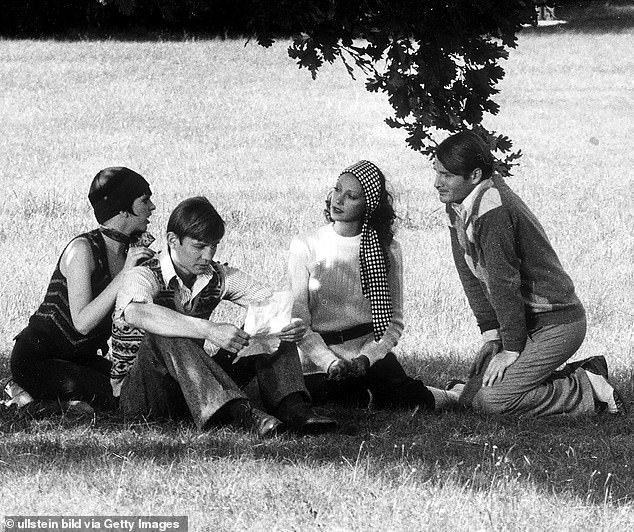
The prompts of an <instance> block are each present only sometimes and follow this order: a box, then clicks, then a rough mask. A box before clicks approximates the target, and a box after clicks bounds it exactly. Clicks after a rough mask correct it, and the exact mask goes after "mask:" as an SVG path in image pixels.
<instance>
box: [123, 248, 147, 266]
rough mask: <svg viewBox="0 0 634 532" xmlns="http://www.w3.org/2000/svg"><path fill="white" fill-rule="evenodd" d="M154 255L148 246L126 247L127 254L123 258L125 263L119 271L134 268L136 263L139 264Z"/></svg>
mask: <svg viewBox="0 0 634 532" xmlns="http://www.w3.org/2000/svg"><path fill="white" fill-rule="evenodd" d="M153 256H154V251H153V250H151V249H150V248H144V247H130V249H128V255H127V257H126V258H125V264H124V265H123V268H122V269H121V271H124V270H129V269H131V268H134V267H135V266H136V265H137V264H140V263H141V262H143V261H144V260H147V259H151V258H152V257H153Z"/></svg>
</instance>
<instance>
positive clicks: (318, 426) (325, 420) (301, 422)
mask: <svg viewBox="0 0 634 532" xmlns="http://www.w3.org/2000/svg"><path fill="white" fill-rule="evenodd" d="M286 424H287V426H288V428H289V429H290V430H292V431H294V432H297V433H299V434H322V433H324V432H331V431H333V430H335V429H336V428H337V421H335V420H334V419H332V418H331V417H326V416H321V415H319V414H316V413H315V412H313V410H312V408H298V409H296V410H294V411H292V412H291V413H290V415H289V416H288V419H287V420H286Z"/></svg>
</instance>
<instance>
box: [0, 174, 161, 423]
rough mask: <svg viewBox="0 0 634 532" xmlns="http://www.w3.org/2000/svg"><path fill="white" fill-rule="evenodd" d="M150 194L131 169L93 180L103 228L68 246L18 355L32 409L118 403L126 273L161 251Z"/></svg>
mask: <svg viewBox="0 0 634 532" xmlns="http://www.w3.org/2000/svg"><path fill="white" fill-rule="evenodd" d="M151 195H152V192H151V191H150V185H149V184H148V182H147V181H146V180H145V179H144V178H143V177H142V176H141V175H139V174H138V173H136V172H133V171H132V170H130V169H128V168H123V167H111V168H105V169H104V170H101V172H99V173H98V174H97V175H96V176H95V178H94V179H93V180H92V183H91V185H90V191H89V193H88V199H89V200H90V203H91V205H92V207H93V209H94V212H95V217H96V218H97V222H98V223H99V224H100V226H99V228H97V229H93V230H92V231H89V232H87V233H83V234H81V235H79V236H77V237H75V238H74V239H73V240H71V241H70V243H69V244H68V245H67V246H66V248H65V249H64V251H63V252H62V254H61V256H60V258H59V261H58V262H57V266H56V268H55V271H54V272H53V276H52V277H51V281H50V283H49V286H48V289H47V291H46V295H45V296H44V301H43V302H42V304H41V305H40V306H39V308H38V309H37V310H36V311H35V313H34V314H33V315H32V316H31V318H30V320H29V324H28V326H27V327H26V328H25V329H24V330H23V331H22V332H21V333H20V334H18V335H17V337H16V342H15V346H14V348H13V352H12V353H11V371H12V374H13V380H14V382H15V383H16V384H17V385H18V386H19V387H21V388H22V389H23V390H25V391H26V392H27V393H28V394H29V395H30V396H31V397H32V398H33V399H34V400H35V402H33V403H31V404H30V405H29V408H28V410H29V411H30V412H31V413H33V414H36V413H38V412H39V413H41V412H44V411H50V409H51V408H53V407H55V405H57V407H58V408H59V407H61V408H62V409H64V410H65V409H66V408H68V407H69V406H74V407H77V406H80V407H83V408H84V411H90V410H91V409H90V408H89V407H88V405H86V404H85V403H82V404H80V405H78V404H77V402H78V401H81V402H87V403H89V404H90V405H91V406H93V407H96V408H101V409H107V408H109V407H111V406H112V404H113V401H114V399H113V396H112V390H111V387H110V366H111V363H110V362H109V361H108V360H107V359H106V358H105V355H107V353H108V344H107V341H108V339H109V337H110V330H111V327H112V318H111V316H112V311H113V308H114V303H115V298H116V295H117V291H118V289H119V287H120V286H121V282H122V278H123V275H122V274H123V272H124V271H126V270H129V269H130V268H132V267H133V266H135V265H137V264H138V263H140V262H142V261H143V260H145V259H148V258H150V257H152V256H153V255H154V252H153V251H152V250H150V249H148V248H147V247H146V245H149V244H150V243H151V241H152V240H153V238H152V237H151V236H150V235H149V234H148V233H145V230H146V229H147V226H148V224H149V223H150V222H149V218H150V216H151V215H152V211H153V210H154V209H155V206H154V204H153V203H152V200H151V199H150V197H151ZM78 410H81V408H79V409H78Z"/></svg>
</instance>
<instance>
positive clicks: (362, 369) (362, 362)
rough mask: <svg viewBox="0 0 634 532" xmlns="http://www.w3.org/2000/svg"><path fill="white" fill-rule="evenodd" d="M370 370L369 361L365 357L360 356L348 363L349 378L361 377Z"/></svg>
mask: <svg viewBox="0 0 634 532" xmlns="http://www.w3.org/2000/svg"><path fill="white" fill-rule="evenodd" d="M368 369H370V360H369V359H368V357H367V356H365V355H360V356H358V357H356V358H353V359H352V360H351V361H350V368H349V372H350V376H351V377H363V376H364V375H365V374H366V373H367V371H368Z"/></svg>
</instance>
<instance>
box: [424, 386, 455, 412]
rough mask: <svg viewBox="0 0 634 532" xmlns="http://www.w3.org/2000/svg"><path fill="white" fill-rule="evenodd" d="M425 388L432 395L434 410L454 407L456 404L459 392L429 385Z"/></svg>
mask: <svg viewBox="0 0 634 532" xmlns="http://www.w3.org/2000/svg"><path fill="white" fill-rule="evenodd" d="M427 389H428V390H429V391H430V392H431V393H432V395H433V396H434V403H435V408H434V410H447V409H451V408H455V407H456V406H457V405H458V399H459V398H460V394H459V393H457V392H455V391H454V390H449V391H447V390H441V389H440V388H432V387H431V386H428V387H427Z"/></svg>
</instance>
